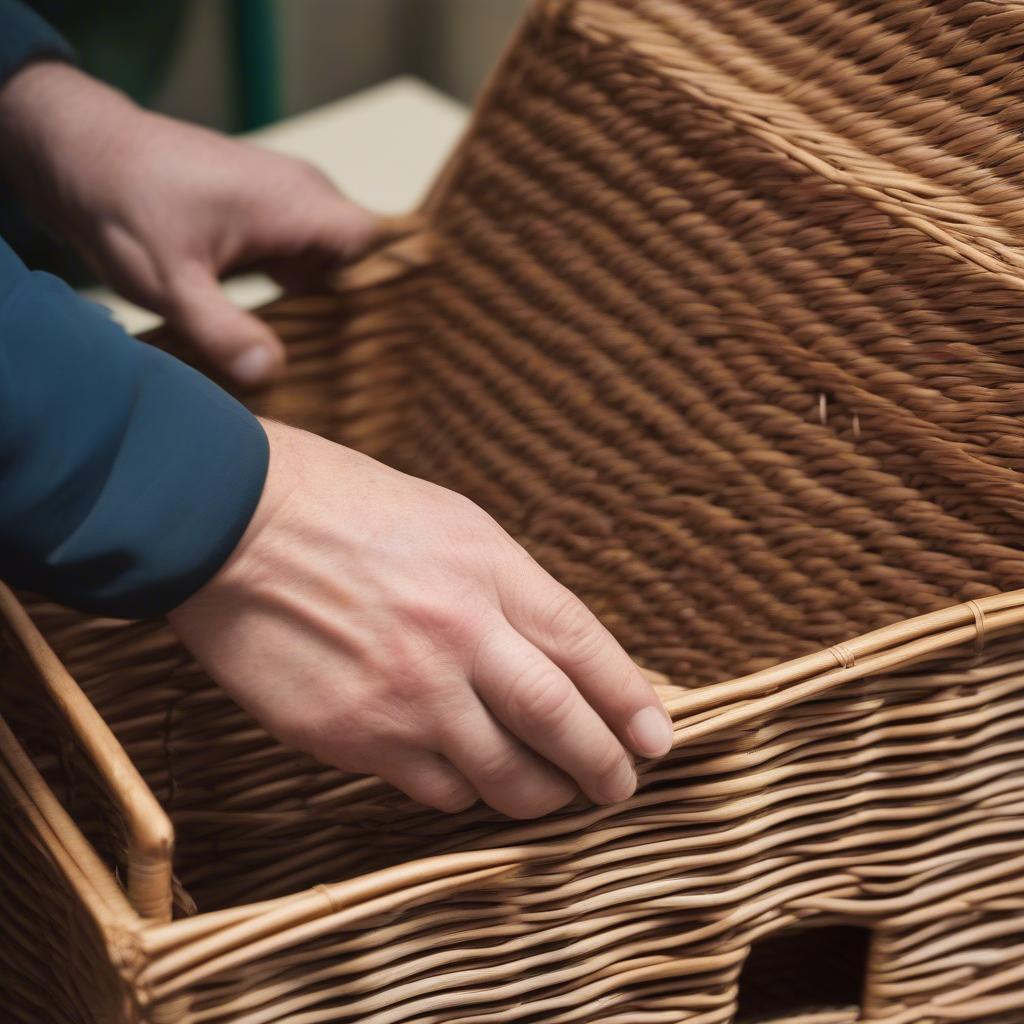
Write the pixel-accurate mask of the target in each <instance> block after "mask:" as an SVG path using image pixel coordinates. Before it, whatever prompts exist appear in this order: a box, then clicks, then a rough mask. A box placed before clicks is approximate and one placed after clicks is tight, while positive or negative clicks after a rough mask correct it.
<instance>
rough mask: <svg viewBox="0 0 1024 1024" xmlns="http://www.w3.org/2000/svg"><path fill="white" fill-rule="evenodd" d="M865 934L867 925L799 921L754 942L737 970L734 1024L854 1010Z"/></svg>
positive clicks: (861, 977) (866, 941)
mask: <svg viewBox="0 0 1024 1024" xmlns="http://www.w3.org/2000/svg"><path fill="white" fill-rule="evenodd" d="M870 940H871V932H870V931H869V930H868V929H867V928H860V927H856V926H850V925H830V926H827V927H814V926H813V925H812V926H810V927H808V926H806V925H802V926H801V927H800V928H785V929H783V930H781V931H778V932H774V933H773V934H771V935H767V936H765V937H764V938H763V939H761V940H760V941H758V942H755V943H754V944H753V945H752V946H751V949H750V953H749V954H748V955H747V959H746V961H745V962H744V964H743V969H742V971H741V972H740V979H739V994H738V997H737V1008H736V1017H735V1024H767V1022H770V1021H779V1022H782V1021H787V1020H790V1019H791V1018H793V1017H800V1018H801V1019H805V1018H806V1017H807V1016H808V1015H811V1014H814V1013H815V1012H824V1011H828V1010H832V1011H835V1010H846V1009H849V1010H859V1008H860V1006H861V999H862V996H863V992H864V975H865V971H866V968H867V959H868V945H869V942H870ZM855 1016H856V1018H857V1019H859V1018H860V1013H859V1012H858V1013H856V1014H855ZM851 1019H852V1017H851Z"/></svg>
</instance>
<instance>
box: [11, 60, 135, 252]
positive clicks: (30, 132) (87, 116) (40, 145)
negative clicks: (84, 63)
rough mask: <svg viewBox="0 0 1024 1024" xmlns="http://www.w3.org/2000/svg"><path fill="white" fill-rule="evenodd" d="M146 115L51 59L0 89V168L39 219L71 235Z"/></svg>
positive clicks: (115, 93)
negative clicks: (136, 123)
mask: <svg viewBox="0 0 1024 1024" xmlns="http://www.w3.org/2000/svg"><path fill="white" fill-rule="evenodd" d="M146 116H147V115H146V114H145V112H144V111H143V110H141V109H140V108H139V107H138V106H136V105H135V104H134V103H133V102H132V101H131V100H130V99H128V97H127V96H125V95H124V94H123V93H120V92H118V91H117V90H116V89H112V88H110V87H109V86H106V85H104V84H103V83H101V82H99V81H97V80H96V79H94V78H91V77H90V76H89V75H86V74H84V73H83V72H81V71H79V70H78V69H77V68H75V67H73V66H72V65H70V64H66V63H64V62H62V61H56V60H39V61H36V62H33V63H31V64H29V65H27V66H26V67H24V68H23V69H22V70H21V71H19V72H18V73H17V74H16V75H14V76H13V77H12V78H11V79H9V80H8V81H7V82H5V83H4V84H3V86H2V87H0V171H2V172H3V175H4V177H5V178H6V180H7V181H8V182H9V183H10V184H11V185H12V186H13V188H14V189H15V191H16V192H17V193H18V194H19V196H20V197H21V199H22V200H23V201H24V202H25V203H26V205H27V206H28V207H29V208H30V209H31V210H32V212H33V213H34V214H36V216H38V217H39V219H40V220H41V221H42V222H43V223H45V224H46V225H47V226H48V227H50V228H51V229H53V230H55V231H57V232H58V233H61V234H74V233H75V232H76V229H77V226H78V225H79V223H80V222H81V221H82V220H83V218H85V217H86V216H87V211H88V210H89V208H90V206H91V205H93V204H95V203H96V202H98V200H99V196H98V195H96V192H97V190H98V188H99V187H101V186H102V183H103V182H104V180H105V179H106V173H105V172H104V171H103V170H102V168H103V167H114V166H117V164H118V163H120V162H121V160H122V159H123V157H124V156H125V155H126V154H125V153H124V152H123V151H124V150H126V149H127V147H129V146H130V145H132V143H133V138H134V135H135V131H134V128H133V125H132V122H133V121H136V120H137V119H139V120H141V119H144V118H145V117H146Z"/></svg>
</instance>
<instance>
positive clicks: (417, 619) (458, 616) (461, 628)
mask: <svg viewBox="0 0 1024 1024" xmlns="http://www.w3.org/2000/svg"><path fill="white" fill-rule="evenodd" d="M404 618H405V619H406V621H407V622H408V623H409V625H410V626H411V627H412V628H413V630H414V631H415V633H416V634H417V635H419V636H421V637H424V638H426V640H427V641H428V643H429V644H430V645H431V646H433V647H435V648H436V647H444V648H452V647H455V648H461V647H462V646H464V644H465V643H466V641H467V640H468V638H470V637H472V636H473V635H474V634H475V633H476V632H478V631H479V614H478V609H477V608H476V607H474V606H473V604H472V603H470V602H468V601H465V602H458V603H456V602H451V601H439V600H437V598H436V596H435V597H434V599H433V600H431V599H429V598H424V599H418V600H414V601H411V602H408V603H407V604H406V606H405V609H404Z"/></svg>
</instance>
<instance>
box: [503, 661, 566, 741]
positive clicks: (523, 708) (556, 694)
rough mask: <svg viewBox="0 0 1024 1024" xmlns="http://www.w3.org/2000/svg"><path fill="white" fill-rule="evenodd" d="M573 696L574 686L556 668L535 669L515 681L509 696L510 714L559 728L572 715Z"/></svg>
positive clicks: (517, 717)
mask: <svg viewBox="0 0 1024 1024" xmlns="http://www.w3.org/2000/svg"><path fill="white" fill-rule="evenodd" d="M573 696H574V691H573V688H572V685H571V684H570V683H569V681H568V680H567V679H564V678H563V677H562V676H561V675H559V674H558V673H557V672H555V671H554V670H553V669H552V670H545V669H540V670H537V669H533V670H530V671H529V672H527V673H524V674H523V675H522V676H520V678H519V679H518V680H517V681H516V682H515V683H514V684H513V686H512V688H511V690H510V692H509V696H508V713H509V717H510V718H511V719H512V720H513V721H517V722H524V721H525V722H543V723H544V724H545V725H546V726H548V727H557V726H558V725H560V724H561V723H562V722H564V721H565V719H566V718H567V717H568V715H569V714H570V712H571V710H572V704H573Z"/></svg>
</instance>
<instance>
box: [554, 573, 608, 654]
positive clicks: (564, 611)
mask: <svg viewBox="0 0 1024 1024" xmlns="http://www.w3.org/2000/svg"><path fill="white" fill-rule="evenodd" d="M545 619H546V624H547V628H548V630H549V632H550V633H551V635H552V636H553V637H554V638H555V639H556V640H557V641H558V642H559V644H560V645H561V646H562V647H563V648H567V649H568V651H569V652H570V653H572V654H574V655H576V656H584V655H586V654H587V653H589V652H591V651H593V650H594V649H595V648H596V647H597V646H598V645H599V644H600V641H601V640H602V635H601V630H600V627H599V626H598V624H597V620H596V619H595V618H594V616H593V615H592V614H591V613H590V611H589V610H588V609H587V607H586V605H584V604H583V602H582V601H580V600H579V598H577V597H576V596H575V595H574V594H572V593H570V592H569V591H568V590H564V589H563V590H560V591H559V592H558V593H557V594H556V596H555V597H554V598H552V599H551V601H550V603H549V605H548V608H547V614H546V616H545Z"/></svg>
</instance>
